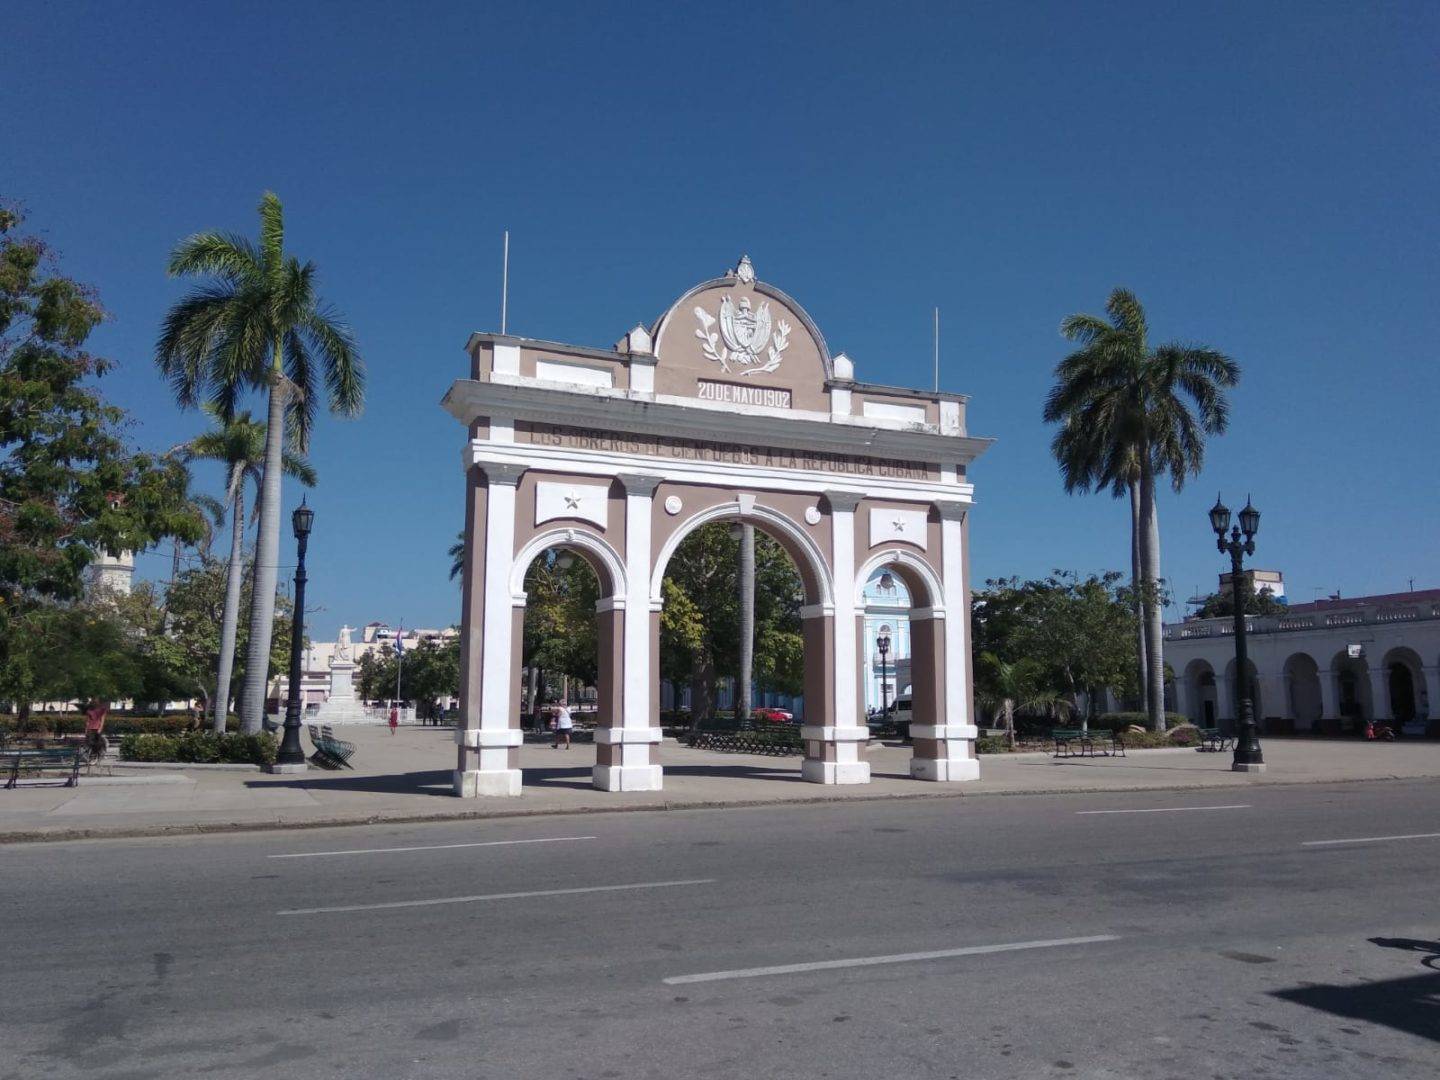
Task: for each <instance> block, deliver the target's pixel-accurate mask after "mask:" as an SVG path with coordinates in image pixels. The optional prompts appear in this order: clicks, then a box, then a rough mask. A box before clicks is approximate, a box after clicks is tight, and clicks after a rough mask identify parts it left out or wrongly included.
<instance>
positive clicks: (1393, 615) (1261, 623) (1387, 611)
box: [1165, 602, 1440, 641]
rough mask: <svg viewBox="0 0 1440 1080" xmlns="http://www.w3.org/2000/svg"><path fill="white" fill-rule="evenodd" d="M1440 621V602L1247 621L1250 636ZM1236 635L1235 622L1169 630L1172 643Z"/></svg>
mask: <svg viewBox="0 0 1440 1080" xmlns="http://www.w3.org/2000/svg"><path fill="white" fill-rule="evenodd" d="M1434 619H1440V603H1433V602H1424V603H1414V604H1403V603H1401V604H1394V603H1390V604H1361V605H1358V606H1356V607H1353V608H1346V609H1344V610H1341V611H1315V612H1296V613H1294V614H1288V615H1263V616H1262V615H1252V616H1249V617H1248V618H1246V620H1245V633H1247V634H1286V633H1293V632H1296V631H1305V630H1311V631H1313V630H1331V629H1339V628H1342V627H1351V626H1388V625H1391V624H1394V623H1409V622H1423V621H1428V620H1434ZM1234 633H1235V620H1234V619H1233V618H1231V617H1230V616H1229V615H1226V616H1224V617H1223V618H1219V619H1188V620H1186V621H1185V622H1182V623H1172V624H1170V625H1167V626H1166V627H1165V638H1166V640H1168V641H1188V640H1191V639H1193V638H1208V637H1224V636H1225V635H1228V634H1234Z"/></svg>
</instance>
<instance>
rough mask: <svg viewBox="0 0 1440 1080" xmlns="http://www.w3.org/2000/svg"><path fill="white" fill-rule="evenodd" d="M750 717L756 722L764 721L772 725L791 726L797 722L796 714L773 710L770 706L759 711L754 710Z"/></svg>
mask: <svg viewBox="0 0 1440 1080" xmlns="http://www.w3.org/2000/svg"><path fill="white" fill-rule="evenodd" d="M750 715H751V716H752V717H754V718H755V719H756V720H763V721H765V722H766V723H770V724H791V723H794V722H795V714H794V713H792V712H786V711H785V710H784V709H772V708H770V707H769V706H768V705H767V706H764V707H762V708H759V709H752V710H751V712H750Z"/></svg>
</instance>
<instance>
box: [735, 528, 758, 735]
mask: <svg viewBox="0 0 1440 1080" xmlns="http://www.w3.org/2000/svg"><path fill="white" fill-rule="evenodd" d="M754 671H755V526H754V525H741V526H740V682H739V685H738V686H737V687H736V692H737V694H738V696H737V697H736V700H735V715H736V716H738V717H739V718H740V719H741V720H748V719H749V718H750V699H751V696H752V695H751V689H752V687H751V682H752V681H753V679H752V676H753V674H754Z"/></svg>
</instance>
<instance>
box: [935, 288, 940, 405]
mask: <svg viewBox="0 0 1440 1080" xmlns="http://www.w3.org/2000/svg"><path fill="white" fill-rule="evenodd" d="M935 392H936V393H937V394H938V393H939V392H940V309H939V308H938V307H937V308H936V309H935Z"/></svg>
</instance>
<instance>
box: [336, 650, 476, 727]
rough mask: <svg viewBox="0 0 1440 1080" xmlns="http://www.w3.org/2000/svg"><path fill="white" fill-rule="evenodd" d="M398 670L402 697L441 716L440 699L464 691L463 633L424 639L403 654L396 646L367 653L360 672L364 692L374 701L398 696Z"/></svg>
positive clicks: (425, 712)
mask: <svg viewBox="0 0 1440 1080" xmlns="http://www.w3.org/2000/svg"><path fill="white" fill-rule="evenodd" d="M397 672H398V675H399V680H400V695H399V700H401V701H411V702H414V703H415V707H416V709H417V711H418V712H419V713H420V714H421V715H425V716H437V715H438V710H439V701H440V699H441V698H447V697H454V696H455V695H456V694H458V693H459V692H460V639H459V637H451V638H449V639H447V640H444V641H433V640H431V641H422V642H420V644H419V645H417V646H415V647H414V648H412V649H407V650H406V651H405V653H404V655H403V656H397V655H396V653H395V651H394V650H393V649H377V650H375V651H372V652H368V653H365V654H364V655H363V656H361V657H360V666H359V671H358V672H357V675H356V685H357V686H358V687H359V690H360V695H361V696H362V697H364V698H366V699H368V700H371V701H377V700H378V701H385V700H389V699H392V698H394V697H395V680H396V675H397Z"/></svg>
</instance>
